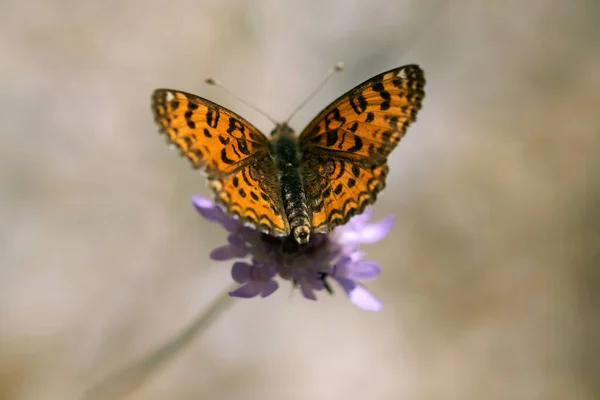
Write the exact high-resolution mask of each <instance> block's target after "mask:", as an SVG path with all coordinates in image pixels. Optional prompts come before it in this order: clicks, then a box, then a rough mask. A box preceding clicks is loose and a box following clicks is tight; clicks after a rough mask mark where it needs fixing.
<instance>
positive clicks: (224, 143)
mask: <svg viewBox="0 0 600 400" xmlns="http://www.w3.org/2000/svg"><path fill="white" fill-rule="evenodd" d="M152 110H153V112H154V119H155V121H156V123H157V124H158V125H159V126H160V131H161V132H162V133H164V134H165V135H166V136H167V139H168V141H169V142H170V143H172V144H173V145H175V146H177V147H178V148H179V149H180V150H181V154H182V155H183V156H185V157H186V158H188V159H189V160H190V161H191V162H192V165H193V166H194V167H195V168H200V169H202V170H203V171H204V172H206V174H207V175H208V182H209V186H210V187H211V189H212V190H213V191H214V193H215V196H216V199H217V201H218V202H219V203H221V204H222V205H223V206H225V208H226V209H227V211H228V212H229V213H231V214H233V215H235V216H237V217H238V218H239V219H240V221H241V222H242V223H245V224H250V225H252V226H254V227H256V228H257V229H260V230H262V231H265V232H267V233H269V234H271V235H275V236H287V235H288V234H289V231H290V228H289V224H288V221H287V218H286V217H285V210H284V208H283V203H282V200H281V187H280V184H279V180H278V175H277V166H276V165H275V163H274V162H273V160H272V158H271V145H270V143H269V141H268V140H267V138H265V137H264V135H263V134H261V133H260V132H259V131H258V129H256V128H255V127H254V126H252V125H251V124H250V123H249V122H247V121H246V120H244V119H243V118H242V117H240V116H239V115H237V114H235V113H234V112H232V111H230V110H227V109H226V108H223V107H221V106H219V105H217V104H215V103H213V102H211V101H209V100H206V99H203V98H201V97H198V96H195V95H193V94H189V93H185V92H180V91H176V90H170V89H157V90H155V91H154V93H153V95H152Z"/></svg>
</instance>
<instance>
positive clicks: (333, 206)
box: [299, 65, 425, 232]
mask: <svg viewBox="0 0 600 400" xmlns="http://www.w3.org/2000/svg"><path fill="white" fill-rule="evenodd" d="M424 85H425V78H424V75H423V70H422V69H421V68H420V67H419V66H417V65H406V66H404V67H399V68H395V69H393V70H390V71H387V72H384V73H382V74H379V75H377V76H375V77H373V78H371V79H369V80H367V81H365V82H364V83H362V84H360V85H358V86H357V87H355V88H354V89H352V90H350V91H349V92H348V93H346V94H344V95H342V96H341V97H340V98H338V99H337V100H336V101H334V102H333V103H332V104H331V105H329V106H328V107H327V108H325V109H324V110H323V111H322V112H321V113H320V114H319V115H318V116H317V117H316V118H315V119H313V121H312V122H311V123H310V124H308V126H307V127H306V129H305V130H304V131H303V132H302V134H301V135H300V137H299V145H300V150H301V153H302V177H303V180H304V186H305V188H306V191H307V198H308V199H309V202H310V204H309V206H310V208H311V210H312V226H313V231H315V232H328V231H329V230H331V229H333V228H334V227H335V226H337V225H342V224H344V223H346V222H347V221H348V220H349V219H350V218H351V217H352V216H353V215H355V214H360V213H361V212H362V211H363V210H364V209H365V207H366V206H367V205H369V204H372V203H373V202H374V201H375V200H376V198H377V194H378V193H379V192H380V191H381V190H383V188H384V187H385V178H386V175H387V172H388V167H387V156H388V155H389V153H390V152H391V151H392V150H393V149H394V148H395V147H396V145H397V144H398V142H399V141H400V139H401V138H402V137H403V136H404V134H405V133H406V130H407V128H408V126H409V125H410V124H411V123H412V122H414V121H415V119H416V114H417V112H418V111H419V109H420V108H421V101H422V99H423V96H424V91H423V87H424Z"/></svg>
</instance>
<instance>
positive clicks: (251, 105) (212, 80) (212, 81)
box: [204, 77, 278, 125]
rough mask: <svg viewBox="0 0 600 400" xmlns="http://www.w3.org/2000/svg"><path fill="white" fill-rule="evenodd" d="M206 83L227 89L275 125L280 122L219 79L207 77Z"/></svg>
mask: <svg viewBox="0 0 600 400" xmlns="http://www.w3.org/2000/svg"><path fill="white" fill-rule="evenodd" d="M204 83H206V84H207V85H212V86H216V87H219V88H221V89H223V90H225V91H226V92H227V93H229V94H230V95H231V96H233V98H235V99H236V100H238V101H240V102H242V103H244V104H245V105H247V106H248V107H250V108H251V109H253V110H254V111H256V112H257V113H259V114H261V115H262V116H263V117H265V118H267V119H268V120H269V121H271V122H272V123H273V124H274V125H277V124H278V122H277V120H276V119H275V118H273V117H271V116H270V115H269V114H267V113H266V112H264V111H263V110H261V109H260V108H258V107H256V106H255V105H253V104H251V103H248V102H247V101H246V100H244V99H242V98H240V97H238V96H237V95H236V94H235V93H233V92H232V91H231V90H229V89H227V88H226V87H225V86H223V84H222V83H221V82H219V81H218V80H216V79H214V78H210V77H208V78H205V79H204Z"/></svg>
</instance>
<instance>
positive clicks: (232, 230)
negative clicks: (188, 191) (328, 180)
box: [192, 196, 394, 311]
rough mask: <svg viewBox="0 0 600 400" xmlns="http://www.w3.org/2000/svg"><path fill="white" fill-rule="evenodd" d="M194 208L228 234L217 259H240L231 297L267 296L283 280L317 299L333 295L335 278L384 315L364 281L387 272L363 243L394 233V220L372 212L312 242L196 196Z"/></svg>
mask: <svg viewBox="0 0 600 400" xmlns="http://www.w3.org/2000/svg"><path fill="white" fill-rule="evenodd" d="M192 201H193V204H194V206H195V207H196V210H198V212H199V213H200V215H202V216H203V217H204V218H206V219H207V220H209V221H211V222H216V223H218V224H220V225H221V226H222V227H223V228H225V230H226V231H227V232H228V237H227V244H226V245H223V246H221V247H218V248H216V249H214V250H213V251H212V252H211V254H210V257H211V258H212V259H213V260H216V261H225V260H234V259H238V260H237V261H235V262H234V264H233V266H232V270H231V275H232V277H233V279H234V280H235V281H236V282H237V283H239V284H240V286H239V287H238V288H237V289H235V290H233V291H232V292H230V293H229V295H230V296H233V297H241V298H252V297H256V296H261V297H267V296H269V295H271V294H272V293H273V292H275V291H276V290H277V289H278V287H279V284H278V283H277V281H276V280H275V278H277V277H279V278H281V279H283V280H286V281H291V282H292V283H293V284H294V286H297V287H298V288H299V289H300V291H301V293H302V295H303V296H304V297H305V298H307V299H310V300H316V299H317V297H316V295H315V292H319V291H322V290H323V289H325V290H326V291H327V292H329V293H333V289H332V287H331V286H330V280H333V281H335V282H337V284H338V285H339V286H340V287H341V288H342V289H343V290H344V292H346V294H347V295H348V298H349V299H350V301H351V302H352V303H353V304H354V305H356V306H357V307H360V308H362V309H365V310H370V311H379V310H380V309H381V308H382V303H381V301H379V300H378V299H377V298H375V297H374V296H373V295H372V294H371V293H370V292H369V291H368V290H367V289H366V288H365V287H364V286H362V285H361V284H359V282H361V281H364V280H369V279H373V278H376V277H377V276H378V275H379V274H380V272H381V268H380V267H379V265H378V264H377V263H376V262H374V261H368V260H364V259H363V257H364V255H365V254H364V252H362V251H360V250H359V246H360V244H362V243H374V242H377V241H379V240H381V239H383V238H384V237H385V236H387V234H388V233H389V232H390V230H391V228H392V226H393V224H394V217H391V216H390V217H387V218H385V219H383V220H382V221H379V222H376V223H369V220H370V219H371V216H372V211H371V209H367V210H366V211H365V212H364V213H363V214H361V215H358V216H355V217H353V218H352V219H351V220H350V221H349V222H348V223H347V224H346V225H343V226H339V227H337V228H336V229H334V230H333V231H331V232H329V233H328V234H315V235H312V236H311V237H310V241H309V242H308V243H307V244H304V245H300V244H298V243H297V241H295V240H294V239H293V238H290V237H288V238H278V237H274V236H270V235H267V234H264V233H262V232H259V231H257V230H255V229H252V228H251V227H248V226H245V225H243V224H241V223H240V222H238V221H237V220H236V219H234V218H233V217H231V216H230V215H228V214H227V213H226V212H225V211H224V210H223V209H222V208H221V207H220V206H219V205H217V204H215V203H214V202H213V201H212V200H209V199H207V198H204V197H201V196H194V198H193V200H192Z"/></svg>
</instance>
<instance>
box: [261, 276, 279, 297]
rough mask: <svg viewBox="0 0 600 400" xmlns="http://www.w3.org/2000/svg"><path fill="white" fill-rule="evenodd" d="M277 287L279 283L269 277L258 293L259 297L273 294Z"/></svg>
mask: <svg viewBox="0 0 600 400" xmlns="http://www.w3.org/2000/svg"><path fill="white" fill-rule="evenodd" d="M278 288H279V284H278V283H277V282H276V281H275V280H273V279H271V280H269V281H266V282H264V284H263V287H262V290H261V293H260V297H267V296H270V295H272V294H273V292H274V291H276V290H277V289H278Z"/></svg>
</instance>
